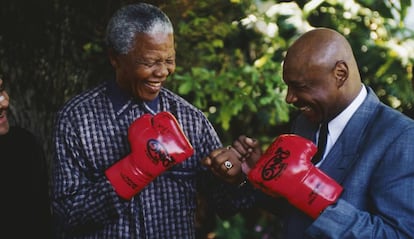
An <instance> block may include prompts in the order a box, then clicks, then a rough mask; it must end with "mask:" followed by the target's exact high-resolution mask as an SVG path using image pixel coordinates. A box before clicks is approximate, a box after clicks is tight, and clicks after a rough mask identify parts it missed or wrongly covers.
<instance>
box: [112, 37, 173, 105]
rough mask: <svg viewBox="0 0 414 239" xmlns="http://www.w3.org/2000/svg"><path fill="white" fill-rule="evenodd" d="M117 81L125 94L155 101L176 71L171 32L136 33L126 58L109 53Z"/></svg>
mask: <svg viewBox="0 0 414 239" xmlns="http://www.w3.org/2000/svg"><path fill="white" fill-rule="evenodd" d="M110 61H111V64H112V66H113V67H114V69H115V72H116V80H117V82H118V84H119V86H120V87H121V89H123V90H124V91H126V92H128V93H129V94H131V95H132V96H133V97H136V98H138V99H141V100H144V101H151V100H153V99H155V98H156V97H157V96H158V94H159V92H160V90H161V86H162V84H163V83H164V82H165V80H166V79H167V77H168V76H169V75H170V74H172V73H173V72H174V71H175V48H174V37H173V34H171V33H152V34H146V33H137V34H136V37H135V41H134V45H133V47H132V50H131V51H129V52H128V54H126V55H116V54H114V53H113V52H112V53H110Z"/></svg>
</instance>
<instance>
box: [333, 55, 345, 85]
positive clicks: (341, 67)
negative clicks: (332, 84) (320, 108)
mask: <svg viewBox="0 0 414 239" xmlns="http://www.w3.org/2000/svg"><path fill="white" fill-rule="evenodd" d="M334 76H335V78H336V83H337V85H338V87H341V86H342V85H343V84H344V83H345V81H346V80H347V79H348V76H349V70H348V65H347V64H346V62H345V61H343V60H339V61H337V62H336V64H335V68H334Z"/></svg>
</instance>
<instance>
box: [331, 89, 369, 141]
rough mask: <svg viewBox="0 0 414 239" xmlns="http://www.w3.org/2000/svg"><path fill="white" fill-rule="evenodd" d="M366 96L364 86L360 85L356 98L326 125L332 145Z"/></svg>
mask: <svg viewBox="0 0 414 239" xmlns="http://www.w3.org/2000/svg"><path fill="white" fill-rule="evenodd" d="M367 94H368V93H367V89H366V88H365V86H364V85H362V87H361V90H360V91H359V94H358V96H357V97H356V98H355V99H354V100H353V101H352V103H351V104H350V105H348V107H346V109H345V110H344V111H342V112H341V113H340V114H339V115H338V116H336V117H335V118H334V119H332V120H331V121H330V122H329V123H328V132H329V139H330V141H331V142H332V143H335V142H336V140H337V139H338V137H339V135H340V134H341V133H342V131H343V130H344V128H345V126H346V124H347V123H348V121H349V120H350V119H351V117H352V115H353V114H354V113H355V111H356V110H357V109H358V107H359V106H360V105H361V104H362V102H363V101H364V99H365V97H366V96H367Z"/></svg>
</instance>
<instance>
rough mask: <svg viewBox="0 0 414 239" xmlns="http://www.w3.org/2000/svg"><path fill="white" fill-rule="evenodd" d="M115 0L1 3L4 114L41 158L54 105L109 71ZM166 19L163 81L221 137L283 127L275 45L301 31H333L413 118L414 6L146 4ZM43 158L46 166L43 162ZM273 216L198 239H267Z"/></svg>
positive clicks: (251, 1)
mask: <svg viewBox="0 0 414 239" xmlns="http://www.w3.org/2000/svg"><path fill="white" fill-rule="evenodd" d="M132 2H139V1H120V0H99V1H98V0H82V1H80V0H72V1H63V0H39V1H23V0H2V1H1V3H0V75H2V76H3V78H4V80H5V81H6V84H7V85H6V88H7V90H8V91H9V94H10V97H11V111H12V117H13V118H12V121H13V122H14V123H16V124H20V125H22V126H24V127H26V128H28V129H30V130H31V131H32V132H34V133H35V134H36V135H38V137H39V139H40V140H41V141H42V142H43V144H44V149H45V151H46V153H47V158H48V160H50V159H51V142H52V134H53V132H52V127H53V121H54V117H55V113H56V111H57V110H58V109H59V108H60V107H61V106H62V105H63V103H64V102H66V101H67V100H68V99H69V98H71V97H72V96H74V95H75V94H78V93H79V92H81V91H83V90H85V89H87V88H89V87H92V86H94V85H96V84H98V83H99V82H101V81H103V80H105V79H107V78H109V77H112V76H113V73H112V69H111V67H110V64H109V62H108V59H107V55H106V52H105V46H104V42H103V36H104V30H105V26H106V22H107V20H108V19H109V17H110V16H111V15H112V13H113V12H114V11H115V10H116V9H117V8H118V7H120V6H121V5H124V4H126V3H132ZM146 2H149V3H152V4H154V5H157V6H159V7H160V8H161V9H163V10H164V11H165V12H166V13H167V14H168V15H169V16H170V17H171V19H172V21H173V24H174V25H175V37H176V48H177V71H176V73H175V74H174V75H173V76H172V77H171V78H170V79H169V81H168V83H167V87H168V88H170V89H172V90H173V91H175V92H177V93H178V94H180V95H181V96H183V97H184V98H186V99H187V100H189V101H190V102H192V103H193V104H194V105H196V106H197V107H199V108H200V109H202V110H203V111H204V112H205V114H206V115H207V116H208V118H209V119H210V120H211V122H212V123H213V124H214V126H215V127H216V129H217V131H218V132H219V135H220V137H221V138H222V140H223V143H224V144H229V143H231V142H232V140H233V139H235V138H236V137H238V136H239V135H240V134H247V135H249V136H252V137H256V138H259V139H260V140H261V141H262V142H264V147H266V145H267V144H268V143H270V142H271V141H272V140H273V138H274V137H276V136H277V135H278V134H280V133H283V132H286V131H287V130H288V127H289V119H290V118H291V117H292V116H294V114H295V113H296V112H295V109H293V108H291V107H290V106H288V105H286V104H285V102H284V98H285V94H286V86H285V85H284V84H283V81H282V79H281V76H282V74H281V64H282V60H283V57H284V54H285V51H286V49H287V47H288V46H289V45H290V44H291V43H292V41H294V40H295V39H296V37H298V35H300V34H302V33H304V32H306V31H307V30H309V29H311V28H313V27H329V28H333V29H336V30H337V31H339V32H341V33H343V34H344V35H345V36H346V38H347V39H348V40H349V41H350V43H351V45H352V46H353V49H354V53H355V55H356V57H357V60H358V63H359V66H360V71H361V74H362V78H363V81H364V83H366V84H367V85H369V86H371V87H372V88H373V89H374V90H375V91H376V93H377V94H378V95H379V97H380V99H381V100H382V101H383V102H384V103H386V104H388V105H390V106H392V107H393V108H396V109H398V110H400V111H402V112H404V113H405V114H407V115H409V116H410V117H413V116H414V108H413V103H414V94H413V85H414V84H413V63H414V38H413V35H414V32H413V29H414V21H413V18H414V12H410V9H411V8H410V7H411V4H412V3H411V1H410V0H400V1H398V0H394V1H393V0H358V1H354V0H342V1H336V0H327V1H322V0H312V1H260V0H197V1H195V0H193V1H192V0H163V1H162V0H158V1H157V0H153V1H146ZM49 162H50V161H49ZM279 228H280V225H279V223H278V220H277V217H276V216H275V215H271V214H269V213H267V212H264V211H261V210H260V209H255V210H250V211H246V212H242V213H240V214H238V215H237V216H235V217H233V218H230V219H228V220H221V219H218V218H215V217H212V218H211V217H209V218H207V219H204V221H203V223H202V224H201V225H200V231H201V232H202V233H201V234H202V236H200V238H217V239H219V238H223V239H224V238H225V239H239V238H243V239H247V238H261V239H265V238H266V239H270V238H278V231H279Z"/></svg>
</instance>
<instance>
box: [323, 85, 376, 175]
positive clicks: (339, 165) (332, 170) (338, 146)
mask: <svg viewBox="0 0 414 239" xmlns="http://www.w3.org/2000/svg"><path fill="white" fill-rule="evenodd" d="M367 88H368V95H367V97H366V99H365V100H364V102H363V103H362V104H361V106H360V107H359V108H358V109H357V111H356V112H355V113H354V115H353V116H352V117H351V119H350V120H349V122H348V123H347V125H346V126H345V128H344V130H343V131H342V133H341V135H340V136H339V138H338V140H337V141H336V143H335V145H334V146H333V147H332V149H331V151H330V152H329V153H328V155H327V156H326V159H325V160H324V162H323V163H322V165H321V166H320V169H322V170H323V171H324V172H325V173H326V174H328V175H329V176H330V177H332V178H333V179H335V180H336V181H337V182H338V183H342V182H343V181H344V180H345V177H346V176H347V174H348V171H349V170H350V169H351V168H352V166H353V165H354V163H355V162H356V160H357V159H358V158H359V152H360V149H361V147H363V146H364V145H363V141H364V138H365V136H366V132H367V131H368V130H367V127H369V126H370V125H371V124H370V123H369V122H370V121H371V120H373V119H374V118H375V114H376V111H377V110H378V105H379V99H378V97H377V96H376V95H375V94H374V92H373V91H372V89H371V88H369V87H367Z"/></svg>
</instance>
